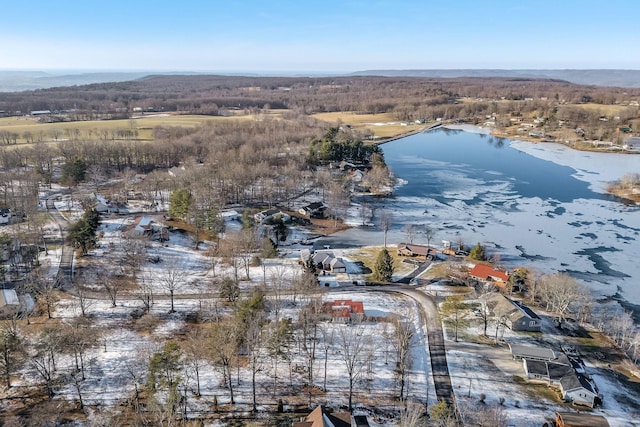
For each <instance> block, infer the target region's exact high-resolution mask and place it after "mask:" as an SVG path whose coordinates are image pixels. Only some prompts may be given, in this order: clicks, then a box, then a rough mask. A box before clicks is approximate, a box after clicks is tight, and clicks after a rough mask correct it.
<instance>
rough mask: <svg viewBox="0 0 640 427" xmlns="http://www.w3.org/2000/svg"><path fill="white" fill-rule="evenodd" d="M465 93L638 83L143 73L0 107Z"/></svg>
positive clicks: (550, 91)
mask: <svg viewBox="0 0 640 427" xmlns="http://www.w3.org/2000/svg"><path fill="white" fill-rule="evenodd" d="M464 97H469V98H476V99H485V100H488V101H491V100H507V101H522V102H523V101H525V100H528V99H535V100H541V99H542V100H544V99H546V100H548V101H552V102H563V103H580V102H593V103H597V104H606V105H611V104H616V103H618V104H621V103H625V102H628V101H629V100H637V99H638V97H640V89H630V88H612V87H607V88H603V87H595V86H584V85H576V84H571V83H567V82H563V81H556V80H544V79H510V78H453V79H435V78H419V77H371V76H370V77H323V78H286V77H240V76H149V77H147V78H144V79H140V80H135V81H129V82H119V83H101V84H91V85H84V86H78V87H73V88H64V87H62V88H51V89H41V90H36V91H25V92H16V93H4V94H2V97H1V98H0V110H4V111H8V112H15V111H20V112H22V113H23V114H24V113H29V112H30V111H33V110H50V111H65V112H66V114H68V115H69V117H70V118H72V119H74V120H86V119H92V118H96V117H108V118H122V117H127V116H128V115H129V114H131V113H132V112H133V109H134V108H138V109H141V110H143V111H144V110H146V111H178V112H185V113H194V114H219V113H220V112H222V111H224V110H225V109H251V108H263V107H265V106H268V107H269V108H277V109H281V108H289V109H292V110H295V111H299V112H303V113H313V112H323V111H359V112H368V113H382V112H396V113H397V114H398V116H399V117H400V116H402V115H406V114H408V115H410V116H413V115H414V114H417V115H419V116H420V115H422V116H423V118H427V116H430V114H427V111H428V109H429V108H433V107H435V106H440V107H442V108H440V109H438V112H443V113H446V112H447V111H448V110H449V109H458V108H463V107H464V106H461V107H454V105H456V104H454V102H455V100H456V99H458V98H464ZM488 105H490V104H488ZM443 115H444V114H443ZM443 115H441V116H443ZM407 118H409V117H407Z"/></svg>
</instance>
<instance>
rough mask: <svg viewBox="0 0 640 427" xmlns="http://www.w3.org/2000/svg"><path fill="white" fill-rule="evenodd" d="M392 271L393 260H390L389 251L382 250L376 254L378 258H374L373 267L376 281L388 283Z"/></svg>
mask: <svg viewBox="0 0 640 427" xmlns="http://www.w3.org/2000/svg"><path fill="white" fill-rule="evenodd" d="M393 270H394V267H393V258H391V255H390V254H389V251H388V250H387V249H386V248H383V249H382V250H381V251H380V252H379V253H378V258H376V263H375V265H374V267H373V272H374V277H375V279H376V280H378V281H381V282H388V281H389V280H391V276H392V275H393Z"/></svg>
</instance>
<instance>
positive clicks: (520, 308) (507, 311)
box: [480, 292, 542, 332]
mask: <svg viewBox="0 0 640 427" xmlns="http://www.w3.org/2000/svg"><path fill="white" fill-rule="evenodd" d="M480 301H481V303H482V304H483V305H484V306H485V307H486V308H487V310H488V312H489V313H491V314H492V315H493V316H494V317H498V318H501V319H503V321H504V322H505V324H506V325H507V327H508V328H509V329H511V330H512V331H528V332H540V329H541V327H542V319H540V316H538V315H537V314H536V313H534V312H533V310H531V309H530V308H529V307H527V306H526V305H524V304H523V303H521V302H518V301H515V300H512V299H511V298H508V297H506V296H504V295H502V294H501V293H498V292H491V293H489V294H486V295H483V296H481V297H480Z"/></svg>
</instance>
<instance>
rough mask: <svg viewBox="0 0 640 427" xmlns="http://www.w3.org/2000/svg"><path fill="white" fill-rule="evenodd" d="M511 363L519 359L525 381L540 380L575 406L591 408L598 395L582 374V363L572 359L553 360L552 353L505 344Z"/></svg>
mask: <svg viewBox="0 0 640 427" xmlns="http://www.w3.org/2000/svg"><path fill="white" fill-rule="evenodd" d="M509 347H510V348H511V354H512V355H513V358H514V359H517V358H521V359H522V364H523V366H524V371H525V373H526V374H527V378H529V379H533V380H542V381H545V382H548V383H549V385H553V386H556V387H558V389H559V390H560V394H561V395H562V399H563V400H564V401H566V402H572V403H573V404H575V405H583V406H588V407H590V408H594V407H595V406H596V405H599V404H601V403H602V395H601V394H600V392H599V390H598V387H597V386H596V384H595V382H594V381H593V379H591V378H590V377H589V376H588V375H587V374H586V372H585V369H584V363H583V362H582V360H580V358H579V357H577V356H574V355H565V354H561V355H559V356H558V357H555V356H556V354H555V353H554V352H553V350H551V349H548V348H543V347H542V348H541V347H527V346H522V345H515V344H509Z"/></svg>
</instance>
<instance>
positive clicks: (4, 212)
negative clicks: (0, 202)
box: [0, 208, 11, 224]
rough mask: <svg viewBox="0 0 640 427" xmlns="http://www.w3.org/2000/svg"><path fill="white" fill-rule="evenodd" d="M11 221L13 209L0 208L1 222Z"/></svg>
mask: <svg viewBox="0 0 640 427" xmlns="http://www.w3.org/2000/svg"><path fill="white" fill-rule="evenodd" d="M9 221H11V209H8V208H2V209H0V224H9Z"/></svg>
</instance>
